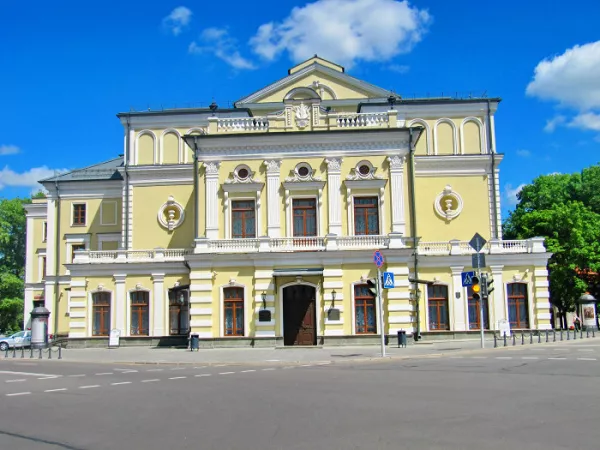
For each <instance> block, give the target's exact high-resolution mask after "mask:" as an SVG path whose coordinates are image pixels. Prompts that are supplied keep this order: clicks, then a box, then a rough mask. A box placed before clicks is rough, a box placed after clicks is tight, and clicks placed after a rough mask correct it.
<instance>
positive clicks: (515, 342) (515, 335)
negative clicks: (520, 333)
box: [513, 333, 517, 345]
mask: <svg viewBox="0 0 600 450" xmlns="http://www.w3.org/2000/svg"><path fill="white" fill-rule="evenodd" d="M513 345H517V334H516V333H513Z"/></svg>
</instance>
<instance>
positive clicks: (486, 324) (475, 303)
mask: <svg viewBox="0 0 600 450" xmlns="http://www.w3.org/2000/svg"><path fill="white" fill-rule="evenodd" d="M467 298H468V300H469V330H480V329H481V320H480V318H481V317H480V314H479V303H480V302H482V301H483V328H484V329H486V330H489V329H490V319H489V312H488V311H489V310H488V299H487V298H483V299H481V300H475V299H474V298H473V288H472V287H471V286H469V287H468V288H467Z"/></svg>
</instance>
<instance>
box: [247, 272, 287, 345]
mask: <svg viewBox="0 0 600 450" xmlns="http://www.w3.org/2000/svg"><path fill="white" fill-rule="evenodd" d="M263 293H264V294H265V302H264V305H263V299H262V296H263ZM276 296H277V294H276V292H275V283H274V280H273V268H272V267H263V266H261V267H257V268H256V269H255V271H254V296H253V297H252V299H253V303H252V308H251V311H252V312H253V316H252V322H251V329H252V328H253V329H254V333H250V336H255V337H275V336H277V325H278V324H279V323H280V321H281V320H283V317H282V311H277V309H276V308H275V298H276ZM265 306H266V310H268V311H270V312H271V320H270V321H269V322H260V321H259V320H258V314H259V312H260V311H261V310H263V309H265Z"/></svg>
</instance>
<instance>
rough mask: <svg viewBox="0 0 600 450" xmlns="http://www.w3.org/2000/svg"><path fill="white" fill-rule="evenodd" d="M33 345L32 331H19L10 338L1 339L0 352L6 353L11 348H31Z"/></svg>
mask: <svg viewBox="0 0 600 450" xmlns="http://www.w3.org/2000/svg"><path fill="white" fill-rule="evenodd" d="M30 345H31V331H29V330H26V331H19V332H17V333H15V334H11V335H10V336H8V337H3V338H0V351H6V350H8V349H9V348H13V347H17V348H21V347H29V346H30Z"/></svg>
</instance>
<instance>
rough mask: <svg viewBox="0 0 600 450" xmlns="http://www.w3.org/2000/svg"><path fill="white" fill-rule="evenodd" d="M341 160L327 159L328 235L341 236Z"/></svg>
mask: <svg viewBox="0 0 600 450" xmlns="http://www.w3.org/2000/svg"><path fill="white" fill-rule="evenodd" d="M342 161H343V160H342V158H327V159H325V162H326V163H327V195H328V202H327V203H328V205H329V234H334V235H337V236H341V235H342V197H341V192H340V187H341V185H342V176H341V174H342Z"/></svg>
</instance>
